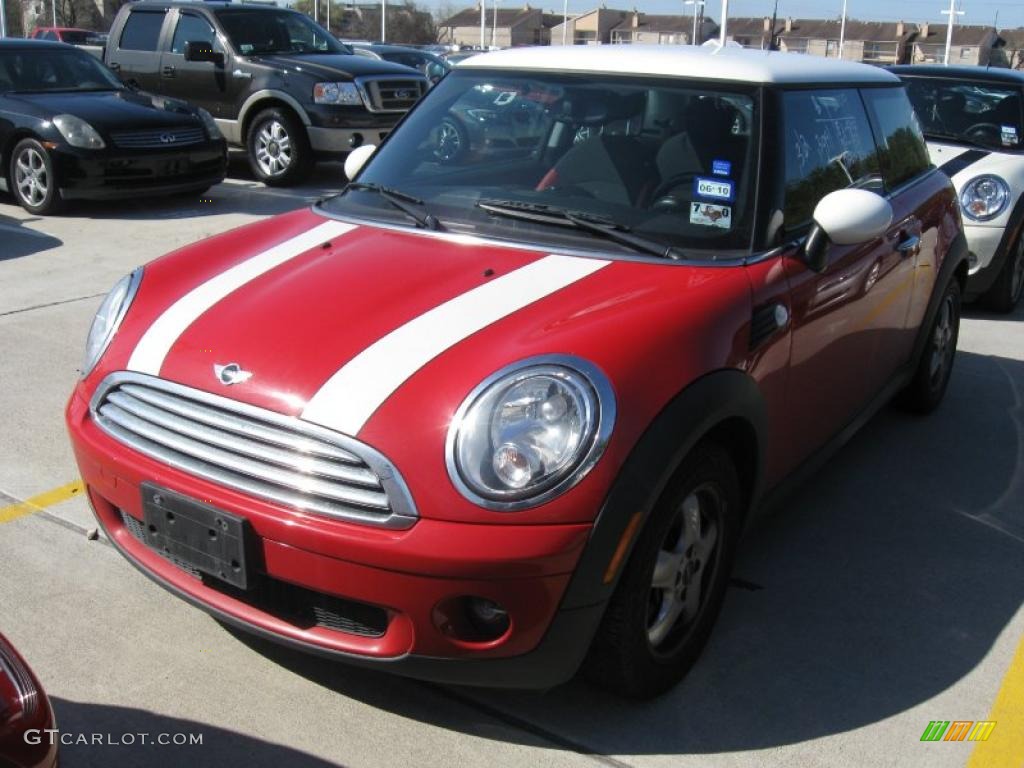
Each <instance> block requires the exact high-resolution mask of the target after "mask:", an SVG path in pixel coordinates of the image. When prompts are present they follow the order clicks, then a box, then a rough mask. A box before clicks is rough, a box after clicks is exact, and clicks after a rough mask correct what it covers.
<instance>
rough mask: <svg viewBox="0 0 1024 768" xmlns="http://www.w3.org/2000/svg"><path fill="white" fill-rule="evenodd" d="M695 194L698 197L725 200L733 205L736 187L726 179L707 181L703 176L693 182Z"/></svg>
mask: <svg viewBox="0 0 1024 768" xmlns="http://www.w3.org/2000/svg"><path fill="white" fill-rule="evenodd" d="M693 192H694V194H695V195H696V196H697V197H705V198H711V199H712V200H725V201H726V202H730V203H731V202H732V200H733V195H734V193H735V186H734V185H733V183H732V182H731V181H728V180H726V179H707V178H704V177H703V176H698V177H697V178H696V179H694V180H693Z"/></svg>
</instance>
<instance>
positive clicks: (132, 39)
mask: <svg viewBox="0 0 1024 768" xmlns="http://www.w3.org/2000/svg"><path fill="white" fill-rule="evenodd" d="M163 25H164V12H163V11H132V12H131V13H130V14H129V15H128V20H127V21H126V22H125V23H124V29H123V30H121V40H120V42H119V43H118V47H119V48H121V50H125V51H155V50H156V48H157V43H159V42H160V28H161V27H162V26H163Z"/></svg>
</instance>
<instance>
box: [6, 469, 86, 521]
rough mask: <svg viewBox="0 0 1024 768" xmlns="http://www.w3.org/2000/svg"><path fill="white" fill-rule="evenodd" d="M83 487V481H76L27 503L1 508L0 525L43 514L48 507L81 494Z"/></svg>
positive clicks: (42, 494)
mask: <svg viewBox="0 0 1024 768" xmlns="http://www.w3.org/2000/svg"><path fill="white" fill-rule="evenodd" d="M83 487H84V486H83V485H82V481H81V480H75V481H74V482H73V483H68V484H67V485H62V486H61V487H60V488H54V489H53V490H50V491H45V492H43V493H40V494H39V495H38V496H33V497H32V498H31V499H28V500H26V501H21V502H18V503H17V504H11V505H10V506H7V507H0V525H2V524H3V523H9V522H11V520H17V519H18V518H19V517H24V516H25V515H31V514H33V513H34V512H41V511H42V510H43V509H45V508H46V507H49V506H51V505H53V504H59V503H60V502H62V501H66V500H68V499H70V498H71V497H72V496H75V495H76V494H79V493H81V492H82V489H83Z"/></svg>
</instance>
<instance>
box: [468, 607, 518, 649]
mask: <svg viewBox="0 0 1024 768" xmlns="http://www.w3.org/2000/svg"><path fill="white" fill-rule="evenodd" d="M466 603H467V605H466V608H467V610H468V613H469V620H470V621H471V622H472V624H473V626H474V627H475V628H476V629H477V631H478V632H479V633H480V635H481V636H482V637H483V638H485V639H488V640H491V639H493V638H497V637H501V636H502V635H504V634H505V633H506V632H507V631H508V624H509V622H508V611H506V610H505V609H504V608H502V607H501V606H500V605H498V604H497V603H496V602H494V601H493V600H488V599H487V598H485V597H471V598H469V599H468V600H467V601H466Z"/></svg>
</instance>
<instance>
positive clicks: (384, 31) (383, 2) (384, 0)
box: [380, 0, 388, 43]
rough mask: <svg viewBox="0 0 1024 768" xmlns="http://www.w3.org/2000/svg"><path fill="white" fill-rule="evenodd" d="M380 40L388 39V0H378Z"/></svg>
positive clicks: (383, 41) (385, 40)
mask: <svg viewBox="0 0 1024 768" xmlns="http://www.w3.org/2000/svg"><path fill="white" fill-rule="evenodd" d="M380 41H381V42H382V43H386V42H387V41H388V0H380Z"/></svg>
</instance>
